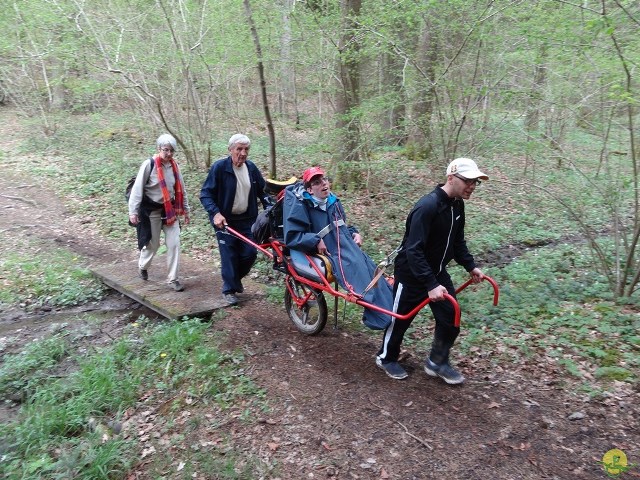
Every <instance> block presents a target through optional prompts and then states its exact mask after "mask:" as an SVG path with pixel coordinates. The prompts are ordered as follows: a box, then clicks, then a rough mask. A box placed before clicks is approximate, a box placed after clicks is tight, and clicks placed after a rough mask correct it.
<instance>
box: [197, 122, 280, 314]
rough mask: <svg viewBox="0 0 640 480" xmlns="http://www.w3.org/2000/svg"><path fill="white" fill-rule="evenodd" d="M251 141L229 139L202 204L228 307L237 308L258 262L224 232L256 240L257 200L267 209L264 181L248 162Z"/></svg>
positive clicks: (236, 137) (246, 246)
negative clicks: (212, 235)
mask: <svg viewBox="0 0 640 480" xmlns="http://www.w3.org/2000/svg"><path fill="white" fill-rule="evenodd" d="M250 147H251V141H250V140H249V137H247V136H246V135H243V134H241V133H237V134H235V135H233V136H232V137H231V138H230V139H229V147H228V148H229V153H230V155H229V156H227V157H225V158H221V159H220V160H217V161H216V162H215V163H214V164H213V165H212V166H211V168H210V169H209V174H208V175H207V178H206V180H205V181H204V184H203V185H202V189H201V190H200V202H201V203H202V206H203V207H204V209H205V210H206V211H207V213H208V214H209V221H210V222H211V225H212V226H213V228H214V230H215V232H216V238H217V240H218V250H219V251H220V261H221V268H220V270H221V272H220V273H221V276H222V295H223V296H224V299H225V301H226V302H227V303H228V304H229V305H236V304H237V303H238V297H237V296H236V294H238V293H242V292H243V291H244V286H243V285H242V279H243V278H244V277H245V276H246V275H247V274H248V273H249V271H250V270H251V267H252V266H253V264H254V263H255V261H256V257H257V251H256V249H255V248H254V247H252V246H251V245H249V244H247V243H246V242H244V241H243V240H240V239H239V238H236V237H234V236H233V235H229V234H228V233H226V232H225V231H224V227H225V225H229V226H230V227H232V228H233V229H234V230H236V231H238V232H239V233H241V234H242V235H244V236H245V237H247V238H249V239H253V235H252V234H251V225H253V223H254V222H255V221H256V217H257V216H258V200H260V201H261V202H262V205H263V207H265V208H266V207H267V205H268V199H267V198H266V196H265V193H264V187H265V181H264V178H263V177H262V174H261V173H260V170H258V167H257V166H256V165H255V164H254V163H253V162H252V161H251V160H249V159H248V157H249V149H250Z"/></svg>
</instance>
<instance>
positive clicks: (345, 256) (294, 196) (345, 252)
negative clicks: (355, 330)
mask: <svg viewBox="0 0 640 480" xmlns="http://www.w3.org/2000/svg"><path fill="white" fill-rule="evenodd" d="M340 220H341V222H339V223H338V226H335V225H336V224H335V222H336V221H340ZM330 224H333V225H334V226H335V228H332V229H331V230H330V231H329V233H327V234H326V235H325V236H324V237H320V235H318V232H320V231H322V230H323V229H324V228H325V227H326V226H327V225H330ZM355 232H357V230H356V229H355V228H354V227H350V226H347V224H346V216H345V213H344V209H343V208H342V204H341V203H340V200H339V199H338V198H337V197H336V196H335V195H334V194H333V193H332V194H331V195H330V196H329V198H328V200H327V208H326V211H325V210H322V209H321V208H320V207H319V206H318V205H317V203H316V202H315V201H314V200H313V198H312V197H311V195H309V194H308V193H307V192H306V191H305V189H304V186H303V185H302V184H296V185H292V186H290V187H287V189H286V190H285V195H284V238H285V243H286V245H287V247H289V248H293V249H296V250H301V251H303V252H306V253H315V252H317V248H318V242H319V241H320V239H321V238H322V240H323V241H324V243H325V246H326V247H327V250H328V251H329V253H330V255H328V256H327V259H328V260H329V263H331V269H332V271H333V274H334V276H335V277H336V279H337V280H338V283H339V284H340V285H342V287H343V288H344V289H345V290H347V291H348V292H350V293H351V292H353V293H356V294H358V295H362V294H363V293H364V291H365V290H366V288H367V286H368V285H369V283H370V282H371V280H372V279H373V278H374V276H375V274H376V264H375V263H374V262H373V260H372V259H371V258H370V257H369V256H368V255H367V254H366V253H365V252H363V251H362V249H361V248H360V247H359V246H358V244H357V243H356V242H355V241H354V240H353V234H354V233H355ZM363 299H364V300H365V301H366V302H368V303H371V304H372V305H376V306H378V307H380V308H384V309H385V310H387V311H389V312H391V311H392V309H393V291H392V288H391V285H389V283H388V282H387V281H386V279H384V278H380V279H379V280H378V282H377V283H376V284H375V286H374V287H372V288H371V289H370V290H369V291H368V292H367V293H366V294H365V295H364V297H363ZM363 320H364V323H365V325H366V326H368V327H369V328H373V329H375V330H384V329H385V328H387V326H388V325H389V323H391V316H390V315H387V314H384V313H381V312H377V311H375V310H371V309H369V308H365V310H364V316H363Z"/></svg>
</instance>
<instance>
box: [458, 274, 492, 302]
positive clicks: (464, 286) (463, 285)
mask: <svg viewBox="0 0 640 480" xmlns="http://www.w3.org/2000/svg"><path fill="white" fill-rule="evenodd" d="M483 280H486V281H487V282H489V283H490V284H491V286H492V287H493V305H494V306H496V305H498V297H499V296H500V291H499V290H498V284H497V283H496V281H495V280H494V279H493V278H491V277H490V276H488V275H485V276H484V278H483ZM472 283H473V279H472V278H470V279H469V280H467V281H466V282H465V283H463V284H462V285H460V286H459V287H458V289H457V290H456V294H457V293H460V292H461V291H462V290H464V289H465V288H467V287H468V286H469V285H471V284H472Z"/></svg>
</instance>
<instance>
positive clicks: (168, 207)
mask: <svg viewBox="0 0 640 480" xmlns="http://www.w3.org/2000/svg"><path fill="white" fill-rule="evenodd" d="M154 160H155V162H156V172H158V182H159V183H160V189H161V190H162V201H163V203H164V214H165V217H166V219H165V223H166V224H167V225H171V224H172V223H173V222H175V221H176V220H177V218H178V216H179V215H184V192H183V190H182V177H181V176H180V171H179V170H178V165H177V164H176V162H175V160H174V159H173V158H172V159H171V168H172V170H173V176H174V178H175V179H176V183H175V185H174V186H173V191H174V194H175V195H174V201H173V203H172V202H171V195H169V189H168V188H167V182H166V181H165V179H164V172H163V171H162V158H161V157H160V155H156V156H155V157H154Z"/></svg>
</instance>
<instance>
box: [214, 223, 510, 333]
mask: <svg viewBox="0 0 640 480" xmlns="http://www.w3.org/2000/svg"><path fill="white" fill-rule="evenodd" d="M225 230H227V231H228V232H229V233H230V234H232V235H234V236H236V237H238V238H239V239H241V240H243V241H245V242H247V243H248V244H250V245H252V246H254V247H255V248H257V249H258V250H260V252H262V253H263V254H265V255H266V256H267V257H269V258H270V259H272V260H276V261H278V262H279V263H282V264H283V265H285V266H286V269H287V276H288V277H291V278H293V279H294V280H296V281H297V282H299V283H301V284H303V285H305V286H307V287H310V288H312V289H315V290H320V291H322V292H327V293H329V294H330V295H332V296H334V297H339V298H343V299H344V300H345V301H347V302H350V303H355V304H356V305H360V306H362V307H365V308H369V309H371V310H375V311H377V312H380V313H384V314H386V315H390V316H392V317H394V318H396V319H398V320H409V319H410V318H412V317H413V316H415V315H417V314H418V312H419V311H420V310H422V309H423V308H424V307H425V306H426V305H427V304H428V303H429V302H431V299H430V298H429V297H427V298H425V299H424V300H423V301H422V302H420V304H419V305H417V306H416V307H415V308H414V309H413V310H411V311H410V312H408V313H406V314H404V315H401V314H399V313H395V312H391V311H389V310H386V309H384V308H380V307H378V306H377V305H373V304H372V303H368V302H365V301H364V300H362V297H361V296H359V295H357V294H353V293H346V292H342V291H340V290H337V289H335V288H334V287H333V286H332V285H331V284H330V283H329V281H328V280H327V279H326V277H325V275H324V274H323V273H322V271H321V270H320V269H319V268H318V267H317V265H316V264H315V262H313V261H312V260H311V259H310V258H309V255H306V254H305V256H306V257H307V259H308V260H309V264H310V265H311V266H312V267H313V269H314V270H315V271H316V273H317V274H318V278H320V279H321V282H317V281H315V280H311V279H309V278H307V277H303V276H302V275H300V274H299V273H298V272H297V271H296V270H295V269H294V268H293V265H292V264H291V262H287V261H286V260H285V255H284V251H283V248H284V245H283V244H282V242H280V241H278V240H273V239H272V240H271V241H270V242H269V243H264V244H262V245H258V244H257V243H255V242H254V241H252V240H250V239H249V238H247V237H245V236H244V235H242V234H241V233H239V232H237V231H236V230H234V229H233V228H231V227H229V226H228V225H227V226H226V227H225ZM268 249H271V250H273V252H271V251H269V250H268ZM484 280H487V281H488V282H489V283H490V284H491V286H492V287H493V304H494V305H497V304H498V297H499V290H498V285H497V283H496V282H495V281H494V280H493V278H491V277H488V276H486V275H485V277H484ZM383 281H386V280H384V279H383ZM285 283H286V287H287V289H288V290H289V293H290V294H291V298H292V299H293V300H294V301H295V302H296V305H298V307H302V306H303V305H304V304H305V303H306V302H307V301H308V300H309V298H310V297H311V295H312V293H313V292H308V293H307V294H306V295H305V296H303V297H298V295H297V294H296V292H294V291H293V290H292V288H291V285H290V283H289V281H286V282H285ZM471 283H473V280H472V279H469V280H468V281H466V282H465V283H464V284H462V285H461V286H460V287H459V288H458V289H457V290H456V294H457V293H459V292H461V291H462V290H464V289H465V288H467V287H468V286H469V285H470V284H471ZM444 298H445V299H446V300H447V301H449V302H450V303H451V305H452V306H453V310H454V325H455V326H456V327H459V326H460V305H459V304H458V302H457V301H456V299H455V298H454V297H453V296H452V295H449V294H448V293H445V294H444Z"/></svg>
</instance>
